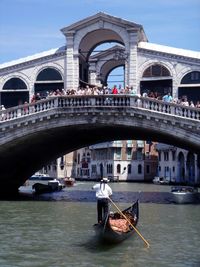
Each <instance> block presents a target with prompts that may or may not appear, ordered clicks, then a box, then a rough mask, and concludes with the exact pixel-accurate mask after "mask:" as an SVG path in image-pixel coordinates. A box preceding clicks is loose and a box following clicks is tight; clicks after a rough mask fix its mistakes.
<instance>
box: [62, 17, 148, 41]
mask: <svg viewBox="0 0 200 267" xmlns="http://www.w3.org/2000/svg"><path fill="white" fill-rule="evenodd" d="M105 22H107V23H110V24H114V25H116V26H119V27H122V28H125V29H127V30H128V29H131V30H136V31H140V32H143V38H142V39H143V41H147V39H146V36H145V33H144V31H143V27H142V25H140V24H137V23H134V22H130V21H127V20H124V19H121V18H118V17H115V16H111V15H108V14H106V13H103V12H99V13H97V14H95V15H93V16H90V17H87V18H85V19H83V20H80V21H78V22H76V23H73V24H71V25H70V26H67V27H64V28H62V29H61V31H62V33H63V34H64V35H66V34H67V33H70V32H73V31H75V32H76V31H78V30H81V29H83V28H85V27H88V26H91V25H94V24H95V23H99V28H100V29H101V28H104V23H105ZM141 41H142V40H141Z"/></svg>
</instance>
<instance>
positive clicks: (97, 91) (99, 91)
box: [31, 85, 200, 108]
mask: <svg viewBox="0 0 200 267" xmlns="http://www.w3.org/2000/svg"><path fill="white" fill-rule="evenodd" d="M105 94H130V95H135V96H138V97H140V96H142V97H149V98H153V99H157V100H162V101H164V102H168V103H175V104H181V105H183V106H190V107H196V108H200V101H197V102H195V103H194V102H193V101H188V98H187V96H182V97H181V98H173V97H172V95H171V94H170V93H166V94H164V95H162V94H159V93H158V92H157V91H155V92H153V91H149V90H146V91H144V92H143V93H142V94H141V95H140V94H138V93H137V91H136V90H135V89H134V88H133V87H132V86H126V87H125V88H123V87H122V86H121V85H119V86H118V87H117V86H116V85H114V86H113V88H109V87H107V86H104V87H97V86H96V87H95V86H93V87H90V86H88V85H87V86H86V87H79V88H78V89H77V90H73V89H72V90H65V89H61V90H60V89H56V90H52V91H50V92H46V94H45V95H41V94H40V93H36V94H34V95H33V96H32V98H31V103H33V102H36V101H38V100H41V99H44V98H50V97H55V96H65V95H69V96H70V95H105Z"/></svg>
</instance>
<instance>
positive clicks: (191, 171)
mask: <svg viewBox="0 0 200 267" xmlns="http://www.w3.org/2000/svg"><path fill="white" fill-rule="evenodd" d="M186 173H187V180H188V181H187V182H188V183H190V184H194V182H195V156H194V154H193V153H191V152H189V153H188V154H187V161H186Z"/></svg>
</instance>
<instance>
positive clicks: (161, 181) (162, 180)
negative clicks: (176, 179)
mask: <svg viewBox="0 0 200 267" xmlns="http://www.w3.org/2000/svg"><path fill="white" fill-rule="evenodd" d="M169 182H170V180H169V179H167V178H164V177H158V176H156V177H154V179H153V183H154V184H159V185H167V184H169Z"/></svg>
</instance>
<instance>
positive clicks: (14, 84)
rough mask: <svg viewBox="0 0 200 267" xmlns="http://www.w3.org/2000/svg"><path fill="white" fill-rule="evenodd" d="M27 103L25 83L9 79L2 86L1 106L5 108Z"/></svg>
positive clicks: (17, 79) (27, 93) (20, 80)
mask: <svg viewBox="0 0 200 267" xmlns="http://www.w3.org/2000/svg"><path fill="white" fill-rule="evenodd" d="M28 101H29V92H28V89H27V86H26V84H25V82H24V81H23V80H22V79H20V78H11V79H9V80H8V81H7V82H6V83H5V84H4V86H3V91H2V92H1V104H3V105H4V106H5V107H6V108H9V107H13V106H17V105H21V104H23V103H24V102H28Z"/></svg>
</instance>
